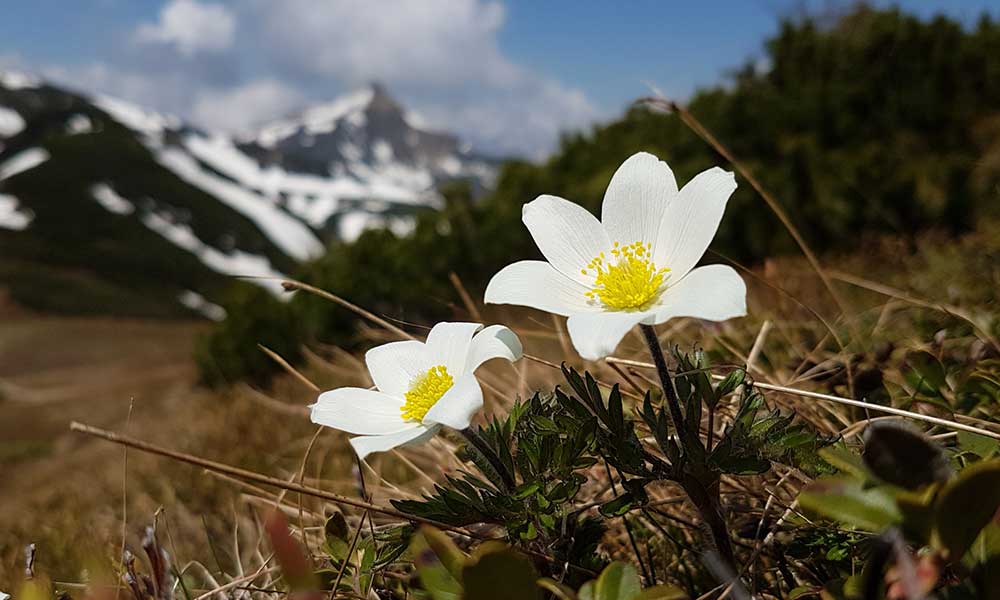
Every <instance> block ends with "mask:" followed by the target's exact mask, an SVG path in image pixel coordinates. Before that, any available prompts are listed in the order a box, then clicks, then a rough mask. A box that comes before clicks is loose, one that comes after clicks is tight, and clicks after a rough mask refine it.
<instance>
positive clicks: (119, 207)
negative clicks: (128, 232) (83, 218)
mask: <svg viewBox="0 0 1000 600" xmlns="http://www.w3.org/2000/svg"><path fill="white" fill-rule="evenodd" d="M90 195H91V196H93V197H94V200H97V201H98V202H99V203H100V205H101V206H103V207H104V208H105V209H107V210H108V211H110V212H113V213H115V214H116V215H130V214H132V213H133V212H135V205H134V204H132V203H131V202H129V201H128V200H126V199H125V198H122V197H121V196H119V195H118V193H117V192H115V190H114V189H112V188H111V186H110V185H108V184H106V183H98V184H97V185H95V186H93V187H91V188H90Z"/></svg>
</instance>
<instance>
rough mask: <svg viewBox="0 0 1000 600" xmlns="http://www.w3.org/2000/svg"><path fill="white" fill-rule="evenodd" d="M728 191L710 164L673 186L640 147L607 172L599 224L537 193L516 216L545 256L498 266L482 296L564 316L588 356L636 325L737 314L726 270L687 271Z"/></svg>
mask: <svg viewBox="0 0 1000 600" xmlns="http://www.w3.org/2000/svg"><path fill="white" fill-rule="evenodd" d="M735 189H736V179H735V177H733V174H732V173H729V172H727V171H723V170H722V169H720V168H718V167H715V168H712V169H709V170H707V171H704V172H703V173H700V174H699V175H697V176H696V177H695V178H694V179H692V180H691V181H689V182H688V184H687V185H685V186H684V188H683V189H681V190H680V191H678V189H677V182H676V181H675V180H674V174H673V172H672V171H671V170H670V167H668V166H667V164H666V163H665V162H662V161H660V160H658V159H657V158H656V157H655V156H653V155H652V154H648V153H645V152H640V153H639V154H635V155H633V156H632V157H630V158H629V159H628V160H626V161H625V162H624V163H623V164H622V166H621V167H619V168H618V171H616V172H615V174H614V177H612V178H611V183H610V184H608V189H607V192H605V194H604V203H603V205H602V207H601V220H600V221H598V220H597V219H596V218H595V217H594V215H592V214H590V212H589V211H587V210H586V209H584V208H583V207H581V206H579V205H576V204H573V203H572V202H569V201H568V200H564V199H562V198H558V197H556V196H539V197H538V198H536V199H535V200H534V201H532V202H529V203H528V204H525V205H524V210H523V213H522V217H521V218H522V220H523V221H524V224H525V225H526V226H527V227H528V230H529V231H530V232H531V236H532V237H533V238H534V240H535V243H536V244H537V245H538V248H539V249H540V250H541V251H542V254H543V255H544V256H545V258H546V259H547V260H548V262H546V261H538V260H525V261H521V262H516V263H514V264H512V265H508V266H507V267H505V268H503V269H502V270H501V271H500V272H499V273H497V274H496V275H494V276H493V279H492V280H490V283H489V285H488V286H487V287H486V302H488V303H493V304H518V305H521V306H531V307H533V308H538V309H541V310H544V311H547V312H550V313H555V314H557V315H563V316H566V317H569V320H568V321H567V328H568V329H569V334H570V338H571V339H572V340H573V345H574V346H575V347H576V350H577V352H579V353H580V356H582V357H584V358H586V359H589V360H596V359H598V358H602V357H605V356H607V355H609V354H611V353H612V352H613V351H614V349H615V347H616V346H617V345H618V342H620V341H621V339H622V338H623V337H625V334H626V333H628V331H629V330H630V329H631V328H632V327H633V326H635V325H636V324H638V323H643V324H647V325H656V324H659V323H663V322H664V321H667V320H669V319H672V318H674V317H696V318H699V319H706V320H710V321H724V320H726V319H730V318H733V317H740V316H743V315H745V314H746V284H744V282H743V280H742V279H741V278H740V276H739V275H737V273H736V271H735V270H733V269H732V268H731V267H728V266H725V265H710V266H705V267H699V268H697V269H695V268H694V266H695V265H696V264H697V263H698V261H699V260H700V259H701V257H702V255H703V254H704V253H705V250H706V249H707V248H708V244H709V242H711V241H712V238H713V237H715V232H716V230H717V229H718V227H719V221H721V220H722V213H723V212H724V211H725V208H726V202H727V201H728V200H729V196H730V195H732V193H733V190H735Z"/></svg>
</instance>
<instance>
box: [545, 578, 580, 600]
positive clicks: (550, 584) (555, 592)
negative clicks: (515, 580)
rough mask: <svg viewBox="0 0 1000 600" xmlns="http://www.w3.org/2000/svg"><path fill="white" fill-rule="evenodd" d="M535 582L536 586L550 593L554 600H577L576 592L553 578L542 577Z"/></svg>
mask: <svg viewBox="0 0 1000 600" xmlns="http://www.w3.org/2000/svg"><path fill="white" fill-rule="evenodd" d="M536 583H537V584H538V587H540V588H542V589H543V590H545V591H547V592H548V593H550V594H552V597H553V598H555V600H578V598H577V595H576V593H574V592H573V590H572V589H571V588H570V587H569V586H567V585H566V584H563V583H559V582H558V581H555V580H554V579H549V578H548V577H542V578H541V579H539V580H538V581H537V582H536Z"/></svg>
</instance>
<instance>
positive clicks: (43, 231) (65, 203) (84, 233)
mask: <svg viewBox="0 0 1000 600" xmlns="http://www.w3.org/2000/svg"><path fill="white" fill-rule="evenodd" d="M338 103H339V108H338V106H337V105H338ZM334 108H337V110H334ZM296 119H297V120H296ZM410 121H412V118H411V119H410ZM410 121H408V120H407V113H406V111H405V109H404V108H403V107H402V106H401V105H400V104H399V103H398V102H396V101H395V99H393V98H392V97H391V96H389V95H388V92H386V91H385V90H384V88H382V87H381V86H371V87H369V88H366V89H364V90H361V91H357V92H354V93H352V95H350V96H346V97H342V98H341V99H338V100H334V101H333V102H331V103H325V104H324V105H320V106H319V107H312V108H311V109H306V110H305V111H303V113H301V114H300V115H298V116H293V117H291V118H286V119H284V120H282V121H281V122H280V124H281V127H280V128H279V127H278V126H277V124H276V122H272V123H269V124H266V125H264V126H263V127H262V128H260V129H259V130H258V131H257V133H256V134H255V135H254V136H252V137H249V138H235V137H233V136H228V135H225V134H220V133H213V132H208V131H205V130H203V129H201V128H198V127H194V126H191V125H189V124H187V123H184V122H183V121H182V120H180V119H177V118H174V117H171V116H168V115H163V114H160V113H157V112H154V111H149V110H146V109H144V108H143V107H140V106H137V105H134V104H131V103H128V102H125V101H122V100H120V99H116V98H112V97H108V96H102V95H95V96H88V95H85V94H79V93H76V92H72V91H69V90H66V89H64V88H62V87H59V86H56V85H53V84H51V83H48V82H46V81H43V80H41V79H39V78H35V77H32V76H29V75H25V74H20V73H12V72H3V73H0V246H2V247H3V248H4V252H3V253H0V254H2V256H0V276H2V278H3V280H4V281H5V283H6V284H7V285H8V287H9V288H10V293H11V295H12V297H13V298H14V299H15V300H16V301H18V302H20V303H23V304H26V305H28V306H33V307H37V308H41V309H47V310H58V311H69V312H77V311H83V312H111V313H119V314H152V315H157V316H167V315H171V316H173V315H178V314H181V315H185V314H186V315H190V314H201V315H203V316H209V317H210V318H218V317H219V316H220V314H221V313H220V310H219V309H218V307H217V306H216V304H217V303H218V302H220V301H221V300H222V298H223V297H224V295H225V290H226V288H227V286H228V285H229V283H230V281H231V278H232V277H233V276H236V275H247V276H258V277H270V278H271V279H261V278H255V279H247V280H246V281H249V282H252V283H254V284H257V285H262V286H264V287H267V288H268V289H271V290H273V291H276V292H277V290H278V286H277V282H276V279H277V278H280V277H282V276H284V275H285V274H286V273H289V272H291V271H293V270H294V269H295V268H296V266H297V265H298V264H301V263H302V262H304V261H308V260H310V259H312V258H314V257H316V256H319V255H320V254H322V253H323V252H324V250H325V247H326V246H327V245H328V244H330V243H333V242H335V241H341V240H342V241H351V240H352V239H353V238H355V237H357V235H360V233H361V231H363V230H364V229H365V228H369V227H389V228H391V229H392V230H393V231H394V232H396V233H398V234H405V233H406V232H407V231H408V228H409V227H410V226H411V224H412V217H413V214H414V212H415V211H418V210H424V209H427V208H430V209H433V208H435V207H437V206H439V205H440V198H439V197H438V195H437V192H436V191H435V188H436V186H437V185H438V184H439V183H441V182H443V181H445V180H448V179H455V178H464V179H470V180H472V181H473V183H474V184H475V185H477V186H489V185H490V184H491V182H492V177H493V174H494V164H493V163H491V162H490V161H489V160H488V159H483V158H481V157H477V156H475V155H473V154H471V153H470V152H469V151H468V150H467V149H465V148H463V147H461V145H460V143H459V141H458V140H457V138H455V137H454V136H450V135H449V134H442V133H437V132H430V131H425V130H422V129H418V128H416V127H414V126H413V123H411V122H410ZM268 142H270V143H268ZM122 299H125V300H124V301H123V300H122Z"/></svg>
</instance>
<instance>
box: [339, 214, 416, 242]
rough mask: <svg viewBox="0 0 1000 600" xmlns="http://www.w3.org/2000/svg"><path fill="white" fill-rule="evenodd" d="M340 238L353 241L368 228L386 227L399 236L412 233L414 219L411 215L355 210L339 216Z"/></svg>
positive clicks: (414, 224) (414, 225) (414, 223)
mask: <svg viewBox="0 0 1000 600" xmlns="http://www.w3.org/2000/svg"><path fill="white" fill-rule="evenodd" d="M337 225H338V233H339V235H340V239H342V240H344V241H346V242H354V241H356V240H357V239H358V238H359V237H361V234H362V233H364V232H365V231H366V230H368V229H388V230H389V231H391V232H393V233H394V234H396V235H397V236H399V237H405V236H407V235H409V234H411V233H413V230H414V228H415V227H416V219H414V218H413V217H387V216H383V215H379V214H373V213H370V212H365V211H363V210H356V211H352V212H349V213H346V214H344V215H342V216H341V217H340V221H338V223H337Z"/></svg>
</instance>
